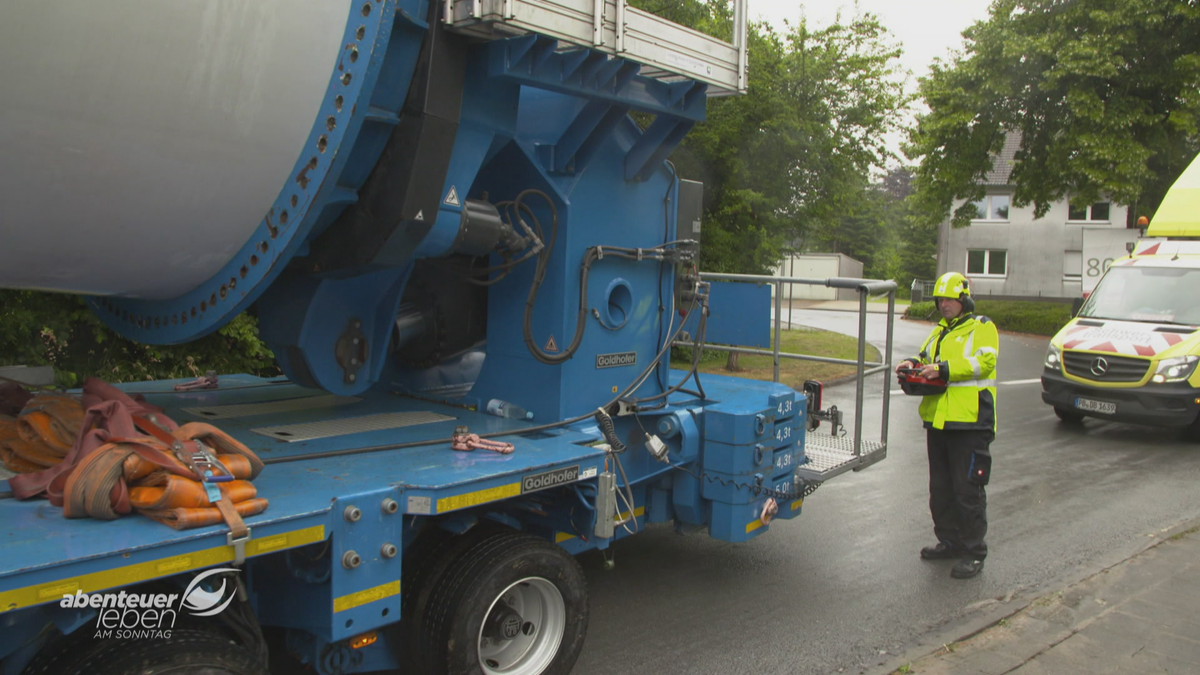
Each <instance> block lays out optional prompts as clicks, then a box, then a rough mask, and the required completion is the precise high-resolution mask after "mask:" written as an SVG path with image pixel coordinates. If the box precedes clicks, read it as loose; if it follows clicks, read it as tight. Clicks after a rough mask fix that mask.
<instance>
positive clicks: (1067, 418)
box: [1054, 406, 1083, 424]
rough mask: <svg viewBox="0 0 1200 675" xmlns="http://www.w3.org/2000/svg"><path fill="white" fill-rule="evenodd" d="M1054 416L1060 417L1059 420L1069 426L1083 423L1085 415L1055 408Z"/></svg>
mask: <svg viewBox="0 0 1200 675" xmlns="http://www.w3.org/2000/svg"><path fill="white" fill-rule="evenodd" d="M1054 414H1055V415H1058V419H1060V420H1062V421H1064V422H1066V423H1068V424H1079V423H1081V422H1083V414H1082V413H1077V412H1075V411H1074V410H1067V409H1066V408H1060V407H1058V406H1054Z"/></svg>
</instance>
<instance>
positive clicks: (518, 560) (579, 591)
mask: <svg viewBox="0 0 1200 675" xmlns="http://www.w3.org/2000/svg"><path fill="white" fill-rule="evenodd" d="M423 609H424V611H423V612H422V615H421V616H419V617H414V618H415V619H417V620H418V621H420V624H421V626H422V632H423V633H425V634H426V635H427V637H428V638H429V640H428V641H427V642H425V643H424V644H425V645H426V646H427V649H428V656H429V657H430V658H429V661H428V663H429V665H430V668H429V672H431V673H434V674H435V675H566V674H567V673H569V672H570V671H571V668H572V667H574V665H575V661H576V660H577V659H578V658H579V653H580V651H581V650H582V649H583V640H584V637H585V635H586V634H587V621H588V595H587V582H586V580H585V579H584V576H583V570H582V569H581V568H580V567H579V563H578V562H576V561H575V559H574V558H573V557H571V556H570V555H568V554H567V553H566V552H565V551H563V550H562V549H561V548H559V547H558V546H555V545H553V544H551V543H549V542H547V541H545V540H543V539H539V538H537V537H533V536H530V535H527V534H522V533H519V532H514V531H500V532H494V533H489V534H488V535H487V536H482V537H480V538H479V539H478V540H476V541H474V542H472V544H471V545H470V546H469V547H467V548H466V550H465V551H464V552H463V553H462V554H461V555H459V556H458V558H457V559H456V560H455V561H454V562H453V563H452V564H451V565H450V566H449V567H448V568H447V569H445V570H444V573H443V574H441V575H439V578H438V579H437V581H436V583H435V585H434V587H433V588H432V589H431V592H430V594H429V596H428V602H427V603H426V605H425V606H424V608H423Z"/></svg>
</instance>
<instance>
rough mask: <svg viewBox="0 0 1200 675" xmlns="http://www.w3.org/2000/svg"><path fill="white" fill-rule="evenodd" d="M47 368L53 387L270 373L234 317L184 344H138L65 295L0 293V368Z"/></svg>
mask: <svg viewBox="0 0 1200 675" xmlns="http://www.w3.org/2000/svg"><path fill="white" fill-rule="evenodd" d="M5 365H28V366H54V370H55V377H56V380H57V384H60V385H62V386H66V387H73V386H76V385H77V384H79V383H80V382H82V381H83V380H84V379H85V378H87V377H93V376H94V377H99V378H101V379H103V380H106V381H108V382H130V381H134V380H154V379H171V378H180V377H196V376H199V375H203V374H204V373H205V371H208V370H215V371H217V372H219V373H252V374H256V375H263V376H271V375H278V374H279V372H280V371H279V368H278V367H277V366H275V355H274V354H272V353H271V351H270V350H269V349H267V347H266V345H265V344H264V343H263V342H262V341H261V340H260V339H259V337H258V322H257V320H256V319H255V318H254V317H253V316H252V315H250V314H245V313H243V314H241V315H239V316H238V317H237V318H235V319H234V320H233V321H231V322H229V323H228V324H226V325H225V326H223V327H222V328H221V329H220V330H218V331H217V332H215V333H213V334H211V335H209V336H207V337H204V338H201V339H199V340H196V341H194V342H190V343H188V344H184V345H169V346H162V345H143V344H138V343H136V342H132V341H130V340H126V339H125V338H122V337H120V336H118V335H117V334H116V333H114V332H113V331H111V330H109V329H108V328H107V327H106V326H105V325H104V324H103V323H101V322H100V319H98V318H97V317H96V315H95V314H94V313H92V311H91V310H90V309H88V307H87V306H86V305H84V304H83V301H82V300H81V299H80V298H78V297H76V296H72V295H62V294H58V293H37V292H32V291H10V290H5V291H0V366H5Z"/></svg>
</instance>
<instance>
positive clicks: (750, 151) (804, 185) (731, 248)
mask: <svg viewBox="0 0 1200 675" xmlns="http://www.w3.org/2000/svg"><path fill="white" fill-rule="evenodd" d="M635 4H638V5H639V6H641V7H642V8H643V9H647V10H648V11H651V12H654V13H656V14H660V15H662V16H664V17H666V18H668V19H671V20H673V21H677V22H679V23H683V24H685V25H689V26H692V27H694V28H697V29H699V30H702V31H704V32H707V33H709V34H712V35H714V36H716V37H720V38H723V39H726V40H728V39H730V36H731V35H732V20H731V15H730V10H729V6H728V3H727V2H724V0H711V1H709V2H699V1H696V0H690V1H685V2H678V0H671V1H668V0H644V1H642V2H639V3H635ZM747 40H748V42H747V44H748V51H749V59H750V62H749V74H748V80H747V93H746V95H745V96H734V97H728V98H720V99H714V100H710V101H709V104H708V119H707V121H705V122H704V123H702V124H699V125H697V126H696V128H695V129H693V130H692V132H691V133H690V134H689V135H688V136H687V138H685V139H684V142H683V143H682V144H681V146H680V147H679V148H678V149H677V150H676V151H675V153H674V155H673V156H672V160H673V161H674V162H675V163H676V164H677V165H678V171H679V174H680V175H681V176H682V177H684V178H691V179H694V180H700V181H703V182H704V184H705V218H706V220H705V241H704V245H703V247H702V254H701V256H702V258H701V264H702V267H703V268H704V269H706V270H709V271H720V272H748V273H764V272H766V271H767V270H768V269H770V268H771V267H774V266H775V265H777V264H778V262H779V260H780V259H781V258H782V252H783V250H784V248H785V244H787V243H790V242H797V241H803V240H804V239H805V238H806V237H807V236H808V235H809V234H811V233H813V232H816V231H819V230H821V229H822V228H824V227H827V226H828V224H829V223H830V222H832V221H833V220H834V219H835V218H837V217H838V216H839V215H840V214H842V213H844V212H846V210H847V209H848V208H850V207H851V206H852V205H854V204H856V203H857V202H858V201H859V199H860V195H861V193H862V190H863V189H864V186H865V184H866V180H867V176H868V175H869V174H870V172H871V170H872V169H873V168H878V167H882V166H883V165H884V164H885V162H886V161H887V160H888V158H889V157H890V156H891V155H890V153H889V151H888V150H887V148H886V143H885V136H886V135H887V134H888V133H889V132H890V131H892V130H894V129H896V128H897V127H898V125H899V123H900V114H901V112H902V111H903V110H904V108H905V107H906V106H907V105H908V103H909V97H908V96H907V95H906V94H905V93H904V91H903V84H902V82H901V81H900V80H899V78H898V77H897V67H898V66H897V63H898V61H897V59H898V57H899V49H898V48H896V47H895V46H894V45H892V44H891V42H890V38H889V34H888V33H887V31H886V30H885V29H884V28H883V26H881V25H880V24H879V22H878V20H877V19H876V18H875V17H873V16H871V15H863V16H858V17H854V18H853V19H852V20H850V21H847V22H842V21H839V22H837V23H835V24H833V25H831V26H828V27H825V28H820V29H810V28H809V27H808V25H807V24H806V23H805V22H804V21H803V20H801V21H800V22H799V23H797V24H795V25H788V26H787V27H786V29H785V30H784V31H782V32H776V31H775V30H774V29H773V28H771V27H770V26H769V25H766V24H752V25H751V26H750V27H749V30H748V37H747Z"/></svg>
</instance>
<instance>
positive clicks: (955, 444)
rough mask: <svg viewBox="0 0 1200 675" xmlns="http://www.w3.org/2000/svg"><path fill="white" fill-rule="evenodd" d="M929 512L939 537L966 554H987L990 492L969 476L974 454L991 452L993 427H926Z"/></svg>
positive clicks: (975, 555) (980, 555) (953, 548)
mask: <svg viewBox="0 0 1200 675" xmlns="http://www.w3.org/2000/svg"><path fill="white" fill-rule="evenodd" d="M926 433H927V435H926V437H925V441H926V448H927V450H928V451H929V512H930V513H931V514H932V515H933V533H934V535H936V536H937V538H938V541H940V542H941V543H943V544H945V545H946V546H948V547H950V548H951V549H952V550H954V551H957V552H959V553H960V554H962V556H963V557H970V558H972V559H974V560H983V559H984V558H986V557H987V543H986V542H985V541H984V537H985V536H987V493H986V492H985V491H984V488H983V486H982V485H976V484H974V483H972V482H971V481H970V479H969V474H970V472H971V457H972V455H973V454H974V453H976V452H981V453H983V454H988V447H989V446H990V445H991V443H992V439H993V438H995V436H996V434H995V433H994V432H992V431H991V430H977V429H971V430H943V429H926Z"/></svg>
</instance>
